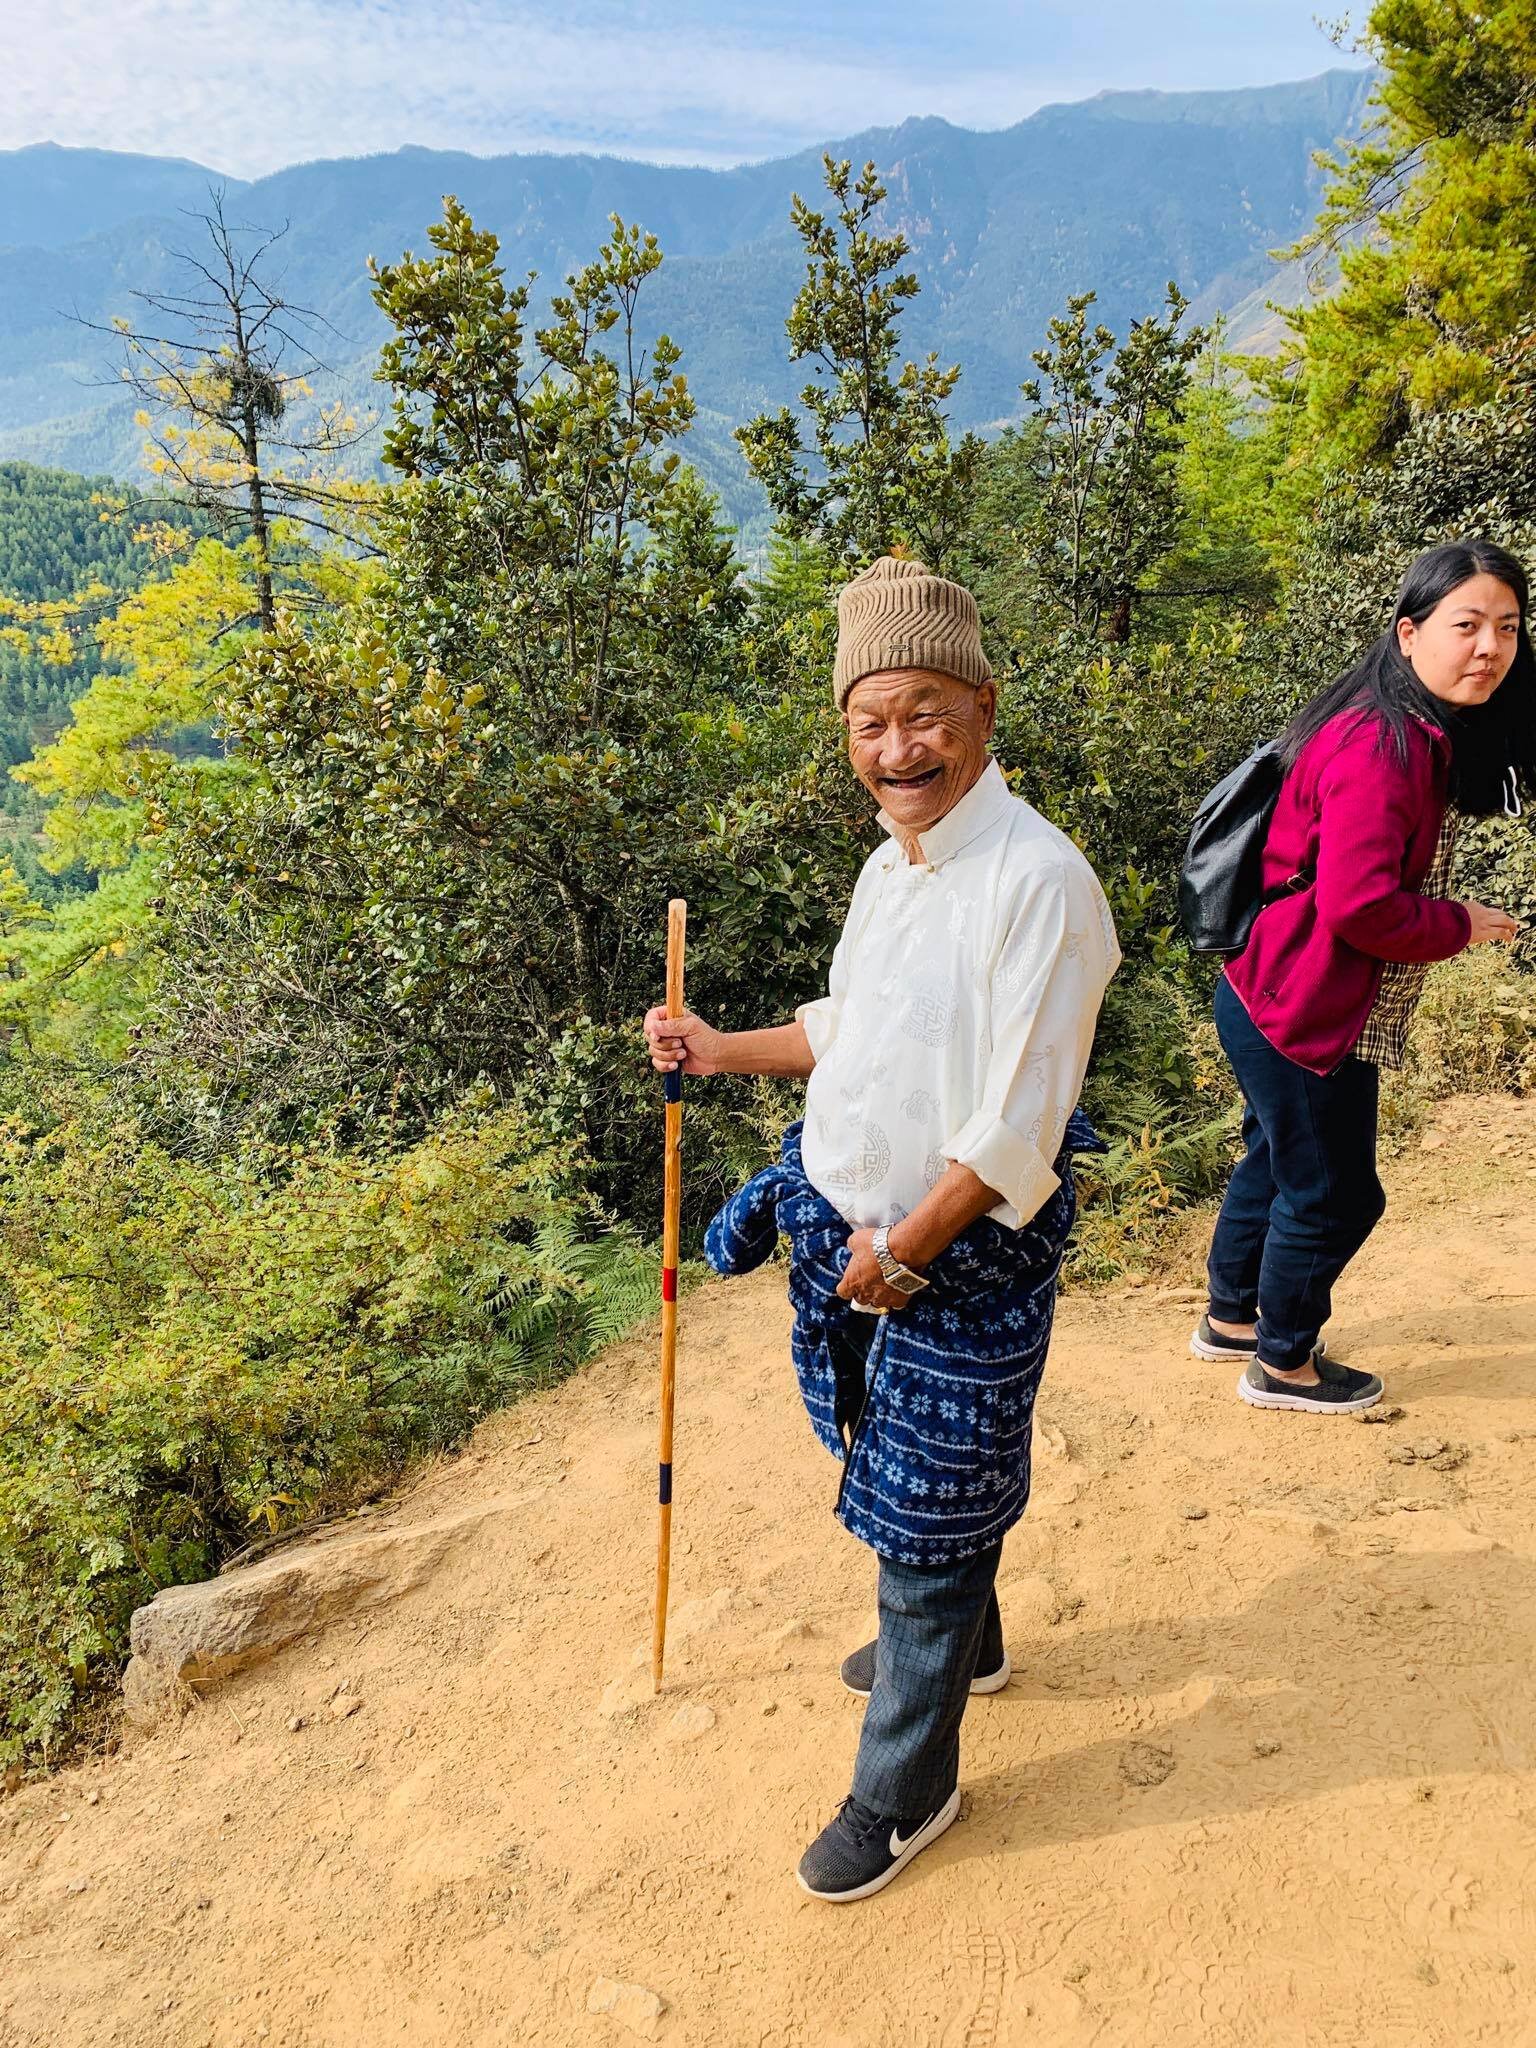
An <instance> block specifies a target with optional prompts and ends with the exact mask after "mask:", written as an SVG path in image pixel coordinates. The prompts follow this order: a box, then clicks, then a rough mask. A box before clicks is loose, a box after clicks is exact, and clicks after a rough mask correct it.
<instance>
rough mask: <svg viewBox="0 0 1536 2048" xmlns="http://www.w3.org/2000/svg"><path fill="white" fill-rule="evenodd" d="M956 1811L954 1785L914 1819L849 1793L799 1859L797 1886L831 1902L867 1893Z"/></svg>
mask: <svg viewBox="0 0 1536 2048" xmlns="http://www.w3.org/2000/svg"><path fill="white" fill-rule="evenodd" d="M959 1811H960V1788H959V1786H958V1785H957V1786H956V1787H955V1789H954V1791H953V1792H951V1793H950V1795H949V1797H948V1798H947V1799H946V1800H945V1802H944V1804H943V1805H942V1806H941V1807H940V1808H939V1810H938V1812H937V1813H930V1814H926V1815H923V1816H920V1817H918V1818H915V1819H914V1818H911V1817H909V1818H907V1819H902V1818H901V1817H900V1816H899V1815H892V1814H888V1813H871V1811H870V1810H869V1808H868V1807H867V1806H861V1805H860V1804H859V1802H858V1800H857V1799H855V1798H853V1797H852V1796H851V1795H850V1796H849V1797H848V1798H847V1799H845V1800H844V1801H843V1803H842V1805H841V1806H840V1807H839V1808H838V1810H837V1816H836V1818H835V1819H834V1820H830V1821H828V1822H827V1825H826V1826H825V1827H824V1828H823V1829H822V1831H821V1833H820V1834H819V1835H818V1836H817V1837H816V1839H815V1841H814V1842H812V1844H811V1846H810V1847H809V1849H807V1850H806V1852H805V1854H804V1855H803V1856H802V1857H801V1858H800V1868H799V1871H798V1872H797V1873H796V1875H797V1876H798V1878H799V1880H800V1887H801V1889H802V1890H803V1891H808V1892H809V1893H810V1895H811V1897H812V1898H813V1899H829V1900H831V1901H833V1902H834V1903H836V1904H846V1903H848V1902H849V1901H851V1900H853V1899H867V1898H871V1897H873V1895H874V1894H875V1893H876V1892H879V1891H884V1889H885V1887H886V1886H887V1885H888V1884H889V1883H890V1881H891V1879H892V1878H893V1877H895V1876H896V1875H897V1874H898V1872H900V1871H903V1870H905V1869H906V1867H907V1865H908V1864H909V1863H910V1862H911V1861H912V1859H913V1857H914V1856H920V1855H921V1854H922V1852H923V1851H924V1850H925V1849H926V1848H927V1847H928V1845H929V1843H930V1842H936V1841H937V1840H938V1839H939V1837H940V1835H942V1834H943V1832H944V1830H945V1829H946V1828H947V1827H948V1826H949V1824H950V1822H951V1821H952V1820H953V1819H954V1818H955V1816H956V1814H958V1813H959Z"/></svg>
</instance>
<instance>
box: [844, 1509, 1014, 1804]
mask: <svg viewBox="0 0 1536 2048" xmlns="http://www.w3.org/2000/svg"><path fill="white" fill-rule="evenodd" d="M1002 1554H1003V1546H1002V1544H1001V1543H994V1544H991V1545H990V1546H989V1547H988V1548H987V1549H986V1550H983V1551H980V1552H979V1553H978V1554H977V1555H976V1556H975V1557H968V1558H965V1559H964V1560H963V1561H962V1562H961V1563H959V1564H953V1565H929V1566H926V1567H924V1566H918V1565H909V1564H893V1563H892V1562H891V1561H890V1559H888V1558H884V1557H882V1558H881V1560H880V1635H879V1640H878V1642H877V1645H876V1648H875V1683H874V1689H873V1690H872V1692H871V1693H870V1696H869V1705H868V1706H867V1707H866V1708H865V1710H864V1730H863V1733H862V1734H861V1735H860V1737H859V1754H858V1760H857V1762H856V1763H855V1764H854V1767H853V1796H854V1798H855V1799H857V1800H858V1801H859V1803H860V1805H862V1806H867V1807H871V1808H873V1810H874V1811H875V1812H876V1813H880V1814H891V1815H895V1816H899V1817H900V1818H902V1819H904V1820H917V1819H924V1818H926V1817H927V1815H929V1814H930V1813H933V1812H935V1811H936V1810H937V1808H939V1807H941V1806H942V1805H943V1804H944V1802H945V1800H946V1799H947V1798H948V1797H949V1795H950V1793H951V1792H953V1791H954V1789H955V1786H956V1785H957V1784H958V1783H959V1780H960V1722H961V1719H962V1717H963V1716H964V1713H965V1709H966V1704H967V1701H968V1700H969V1698H970V1686H971V1680H972V1679H973V1678H974V1677H975V1675H976V1672H977V1670H978V1668H984V1669H986V1670H988V1671H995V1670H996V1669H997V1667H998V1665H999V1664H1000V1663H1001V1662H1002V1657H1003V1629H1002V1622H1001V1619H1000V1618H999V1615H998V1611H997V1594H996V1593H995V1592H994V1591H993V1586H994V1583H995V1581H996V1578H997V1567H998V1561H999V1559H1000V1558H1001V1557H1002Z"/></svg>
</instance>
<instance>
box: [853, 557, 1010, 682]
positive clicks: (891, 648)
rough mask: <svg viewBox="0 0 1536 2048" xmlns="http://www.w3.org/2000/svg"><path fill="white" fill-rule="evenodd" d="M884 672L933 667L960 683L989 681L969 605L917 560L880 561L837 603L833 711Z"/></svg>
mask: <svg viewBox="0 0 1536 2048" xmlns="http://www.w3.org/2000/svg"><path fill="white" fill-rule="evenodd" d="M883 668H932V669H937V670H938V671H939V673H940V674H941V675H946V676H954V677H956V678H957V680H958V681H960V682H962V683H973V684H981V683H989V682H990V681H991V680H992V671H991V669H990V668H989V667H988V666H987V657H986V656H985V654H983V653H982V651H981V619H980V616H979V614H978V613H977V610H976V600H975V598H974V597H972V595H971V593H970V592H969V591H968V590H965V589H963V588H962V587H961V586H960V584H958V583H947V582H946V581H945V580H944V578H943V577H942V576H935V575H934V574H933V573H932V571H931V570H929V569H926V568H924V566H923V564H922V563H921V562H917V561H911V560H904V559H902V558H901V557H898V556H896V555H881V556H880V557H879V559H878V560H876V561H873V562H871V563H870V565H869V567H868V568H867V569H861V570H860V571H859V573H858V575H857V576H855V577H854V579H853V581H852V582H851V583H847V584H845V585H844V586H843V588H842V590H841V591H840V592H839V593H838V599H837V662H836V665H835V666H834V668H833V670H832V694H833V696H834V697H835V698H836V699H837V708H838V710H839V711H841V710H842V708H843V706H844V705H845V704H846V703H847V702H848V693H849V691H850V690H851V689H852V688H853V686H854V684H855V683H857V682H859V681H861V680H862V679H863V678H864V677H865V676H871V675H874V674H875V673H876V672H877V671H878V670H880V669H883Z"/></svg>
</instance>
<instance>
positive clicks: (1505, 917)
mask: <svg viewBox="0 0 1536 2048" xmlns="http://www.w3.org/2000/svg"><path fill="white" fill-rule="evenodd" d="M1461 907H1462V909H1463V910H1464V911H1465V912H1466V913H1467V915H1468V917H1469V918H1471V920H1472V936H1471V937H1470V938H1469V939H1468V940H1467V944H1468V945H1469V946H1488V945H1502V946H1507V945H1509V944H1510V942H1511V941H1512V940H1514V939H1517V938H1519V936H1520V933H1521V930H1522V926H1521V923H1520V920H1519V918H1517V917H1511V916H1510V914H1509V912H1508V911H1507V910H1492V909H1490V908H1489V906H1488V905H1487V904H1486V903H1463V904H1462V906H1461Z"/></svg>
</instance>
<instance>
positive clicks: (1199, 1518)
mask: <svg viewBox="0 0 1536 2048" xmlns="http://www.w3.org/2000/svg"><path fill="white" fill-rule="evenodd" d="M1180 1512H1181V1513H1182V1515H1183V1517H1184V1519H1185V1521H1186V1522H1203V1521H1204V1520H1205V1518H1206V1515H1207V1513H1208V1512H1209V1510H1208V1509H1206V1508H1203V1507H1201V1505H1200V1503H1199V1502H1198V1501H1193V1500H1192V1501H1187V1502H1186V1503H1185V1505H1184V1507H1183V1508H1182V1509H1181V1510H1180Z"/></svg>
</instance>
